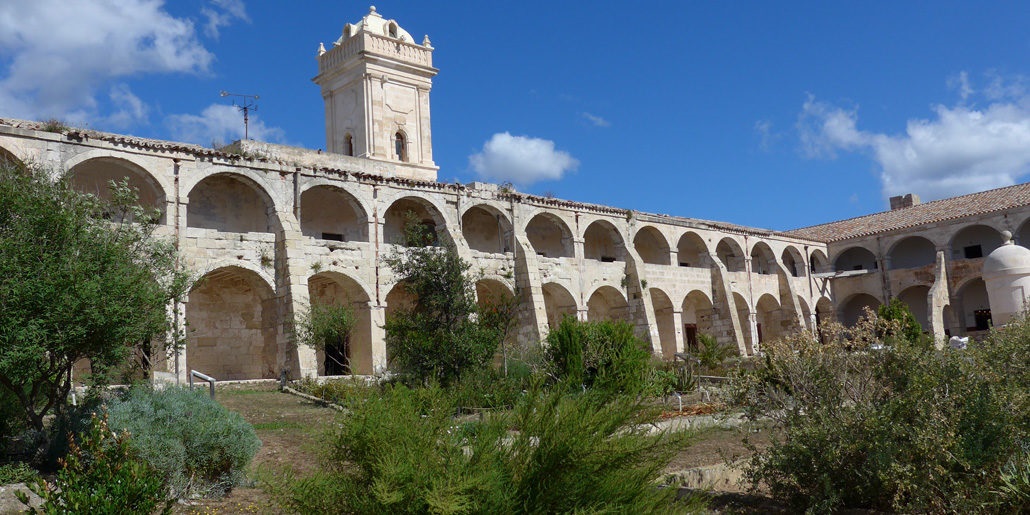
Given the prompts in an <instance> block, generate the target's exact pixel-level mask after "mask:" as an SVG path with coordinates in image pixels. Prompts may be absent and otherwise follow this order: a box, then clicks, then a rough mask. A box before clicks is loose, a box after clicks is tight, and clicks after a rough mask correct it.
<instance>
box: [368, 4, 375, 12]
mask: <svg viewBox="0 0 1030 515" xmlns="http://www.w3.org/2000/svg"><path fill="white" fill-rule="evenodd" d="M375 12H376V6H374V5H370V6H368V14H374V13H375Z"/></svg>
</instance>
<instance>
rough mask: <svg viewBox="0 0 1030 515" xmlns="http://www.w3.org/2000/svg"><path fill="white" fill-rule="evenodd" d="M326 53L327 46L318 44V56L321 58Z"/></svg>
mask: <svg viewBox="0 0 1030 515" xmlns="http://www.w3.org/2000/svg"><path fill="white" fill-rule="evenodd" d="M324 53H325V44H323V43H319V44H318V55H319V56H321V55H322V54H324Z"/></svg>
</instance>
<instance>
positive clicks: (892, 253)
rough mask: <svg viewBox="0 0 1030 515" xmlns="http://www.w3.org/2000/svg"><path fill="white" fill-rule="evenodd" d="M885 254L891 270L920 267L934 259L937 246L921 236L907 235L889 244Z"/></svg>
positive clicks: (932, 261)
mask: <svg viewBox="0 0 1030 515" xmlns="http://www.w3.org/2000/svg"><path fill="white" fill-rule="evenodd" d="M887 256H888V257H889V258H890V267H889V268H890V269H891V270H900V269H904V268H921V267H924V266H927V265H932V264H933V263H934V261H936V257H937V246H936V245H934V244H933V242H932V241H930V240H928V239H926V238H924V237H922V236H908V237H906V238H902V239H901V240H898V241H897V242H895V243H894V245H891V248H890V250H889V251H888V252H887Z"/></svg>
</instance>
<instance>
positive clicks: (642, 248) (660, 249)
mask: <svg viewBox="0 0 1030 515" xmlns="http://www.w3.org/2000/svg"><path fill="white" fill-rule="evenodd" d="M633 248H635V249H636V251H637V254H639V255H640V259H642V260H644V263H650V264H653V265H670V264H672V263H670V259H669V258H670V254H669V241H668V240H666V239H665V235H664V234H662V233H661V231H659V230H658V229H657V228H655V227H654V226H652V225H648V226H646V227H642V228H641V229H640V230H639V231H637V235H636V236H635V237H634V238H633Z"/></svg>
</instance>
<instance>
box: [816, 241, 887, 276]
mask: <svg viewBox="0 0 1030 515" xmlns="http://www.w3.org/2000/svg"><path fill="white" fill-rule="evenodd" d="M813 257H814V253H813ZM833 268H834V270H836V271H838V272H847V271H849V270H876V269H878V268H879V265H877V264H876V256H875V255H874V254H873V253H872V252H871V251H870V250H869V249H867V248H865V247H850V248H848V249H845V250H844V251H843V252H841V253H840V254H837V259H836V260H834V262H833Z"/></svg>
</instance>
